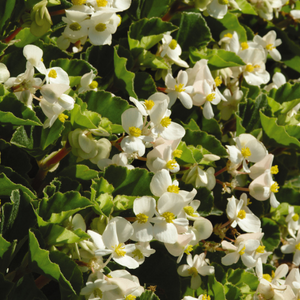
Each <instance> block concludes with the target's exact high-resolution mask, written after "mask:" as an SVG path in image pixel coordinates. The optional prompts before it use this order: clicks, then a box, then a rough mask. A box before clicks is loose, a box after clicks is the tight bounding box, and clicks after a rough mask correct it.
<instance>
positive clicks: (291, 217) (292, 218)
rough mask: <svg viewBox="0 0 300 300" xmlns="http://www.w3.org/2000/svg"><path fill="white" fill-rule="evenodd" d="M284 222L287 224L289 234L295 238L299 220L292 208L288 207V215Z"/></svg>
mask: <svg viewBox="0 0 300 300" xmlns="http://www.w3.org/2000/svg"><path fill="white" fill-rule="evenodd" d="M285 221H286V222H287V228H288V232H289V234H290V235H291V236H292V237H294V238H296V236H295V233H296V232H297V231H298V230H299V229H300V219H299V215H298V214H297V213H295V211H294V206H292V205H289V214H288V215H287V216H286V218H285Z"/></svg>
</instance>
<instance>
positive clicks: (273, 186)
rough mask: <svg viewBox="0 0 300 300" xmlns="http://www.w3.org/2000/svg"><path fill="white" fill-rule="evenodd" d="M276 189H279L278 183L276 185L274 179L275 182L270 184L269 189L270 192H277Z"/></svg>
mask: <svg viewBox="0 0 300 300" xmlns="http://www.w3.org/2000/svg"><path fill="white" fill-rule="evenodd" d="M278 189H279V185H278V183H277V182H276V181H275V182H274V183H273V184H272V185H271V187H270V190H271V192H272V193H277V192H278Z"/></svg>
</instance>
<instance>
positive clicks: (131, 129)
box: [129, 126, 142, 137]
mask: <svg viewBox="0 0 300 300" xmlns="http://www.w3.org/2000/svg"><path fill="white" fill-rule="evenodd" d="M129 134H130V135H132V136H134V137H139V136H140V135H141V134H142V130H141V129H140V128H137V127H134V126H131V127H129Z"/></svg>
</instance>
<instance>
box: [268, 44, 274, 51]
mask: <svg viewBox="0 0 300 300" xmlns="http://www.w3.org/2000/svg"><path fill="white" fill-rule="evenodd" d="M266 49H267V50H269V51H271V50H273V49H275V47H274V46H273V45H272V44H268V45H267V46H266Z"/></svg>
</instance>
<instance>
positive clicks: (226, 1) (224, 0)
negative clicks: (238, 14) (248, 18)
mask: <svg viewBox="0 0 300 300" xmlns="http://www.w3.org/2000/svg"><path fill="white" fill-rule="evenodd" d="M218 2H219V3H220V4H221V5H227V4H228V3H229V1H228V0H218Z"/></svg>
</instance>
